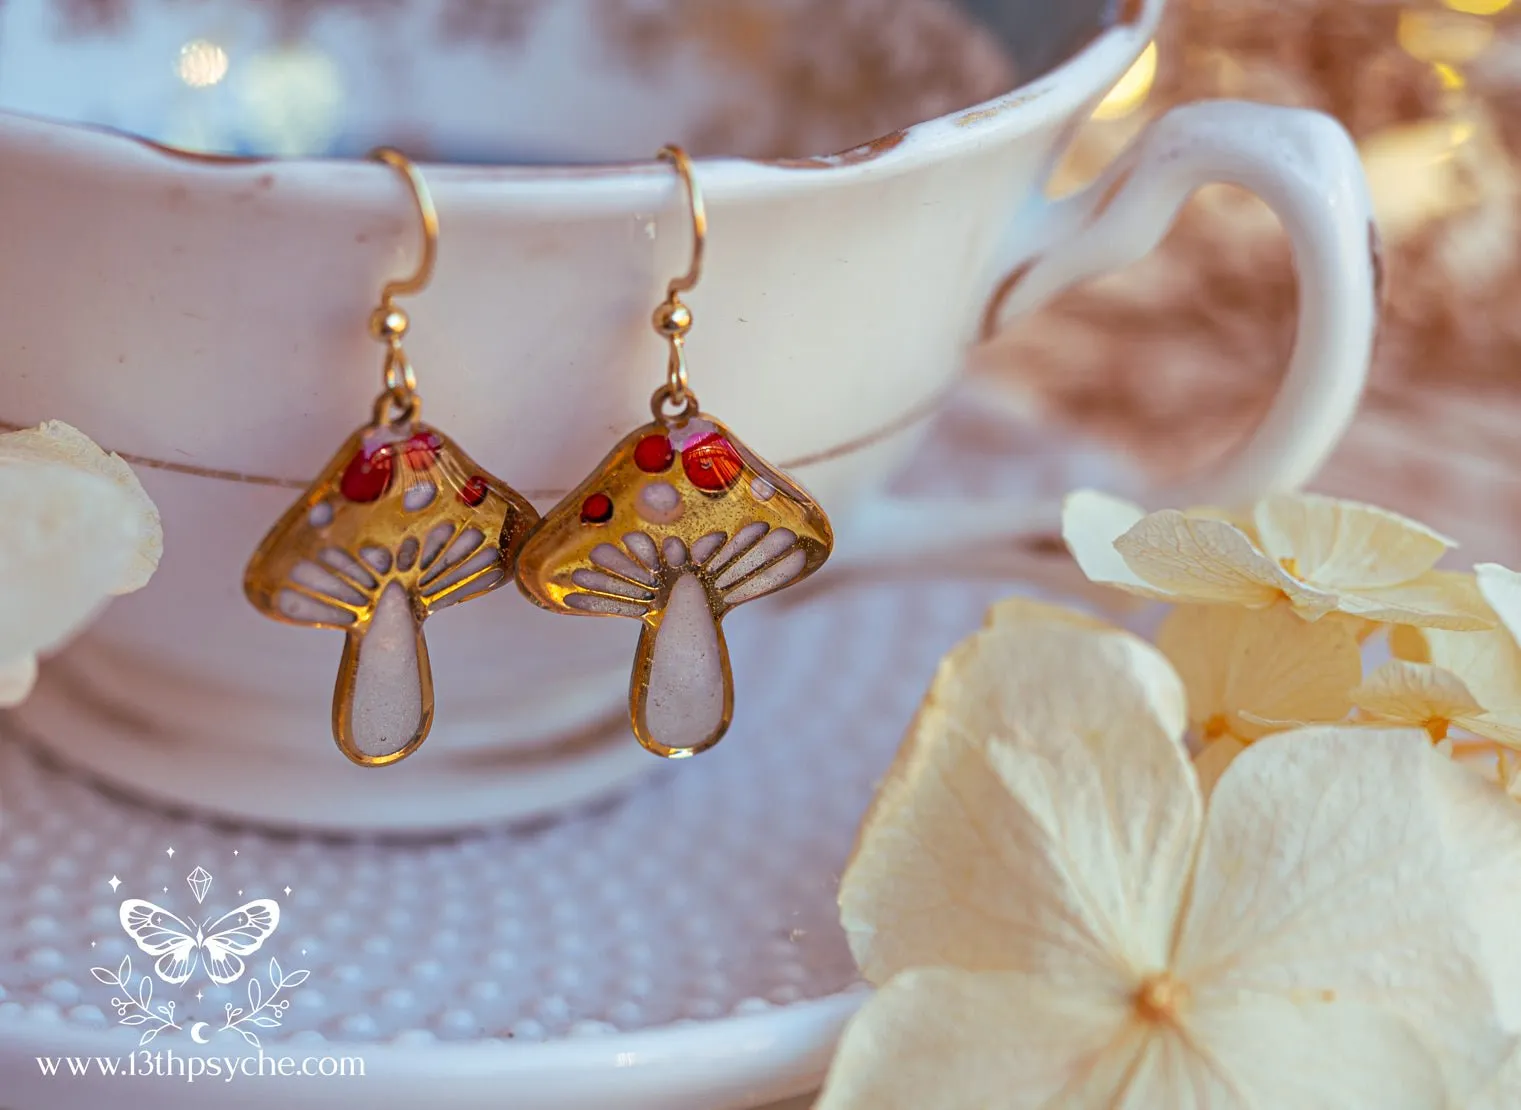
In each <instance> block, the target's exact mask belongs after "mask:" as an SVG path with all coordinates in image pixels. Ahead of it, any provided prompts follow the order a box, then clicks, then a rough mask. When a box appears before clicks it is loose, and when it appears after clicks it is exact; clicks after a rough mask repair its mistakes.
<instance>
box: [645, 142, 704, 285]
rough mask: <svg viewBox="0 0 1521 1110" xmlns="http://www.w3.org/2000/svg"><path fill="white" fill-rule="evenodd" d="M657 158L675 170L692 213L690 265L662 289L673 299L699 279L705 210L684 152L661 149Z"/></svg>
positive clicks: (688, 160)
mask: <svg viewBox="0 0 1521 1110" xmlns="http://www.w3.org/2000/svg"><path fill="white" fill-rule="evenodd" d="M657 157H658V158H659V159H660V160H661V161H662V162H669V163H671V165H673V166H675V167H676V172H677V173H678V174H679V175H681V181H682V184H683V185H685V186H686V190H687V207H688V208H689V209H690V210H691V213H692V264H691V266H690V267H688V269H687V272H686V273H685V274H684V275H682V276H681V277H678V278H672V279H671V282H670V284H669V285H667V286H666V296H667V297H668V298H670V299H673V300H674V299H675V297H676V295H677V294H678V293H689V292H691V291H692V289H693V288H695V287H696V285H697V282H698V281H699V280H700V279H701V277H702V255H703V251H704V250H705V249H706V248H707V245H708V207H707V205H706V204H705V203H703V199H702V187H701V186H699V185H698V184H697V175H696V174H695V173H693V172H692V160H691V159H690V158H688V157H687V152H686V151H684V150H682V149H681V147H679V146H675V145H671V146H663V147H661V148H660V153H659V155H657Z"/></svg>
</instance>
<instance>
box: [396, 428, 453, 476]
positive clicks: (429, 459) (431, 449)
mask: <svg viewBox="0 0 1521 1110" xmlns="http://www.w3.org/2000/svg"><path fill="white" fill-rule="evenodd" d="M443 445H444V440H443V437H442V436H440V435H439V434H438V433H437V432H418V433H416V434H415V435H413V436H412V438H411V439H409V440H407V442H406V445H405V446H404V447H403V448H402V451H403V453H404V454H405V455H406V459H407V465H408V466H410V467H411V468H412V469H413V470H432V469H433V463H434V462H435V461H436V460H437V458H438V452H439V450H440V449H441V448H442V447H443Z"/></svg>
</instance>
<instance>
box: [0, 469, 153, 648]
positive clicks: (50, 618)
mask: <svg viewBox="0 0 1521 1110" xmlns="http://www.w3.org/2000/svg"><path fill="white" fill-rule="evenodd" d="M0 519H3V520H4V522H5V534H4V542H3V543H0V659H16V658H19V657H21V656H24V655H30V654H34V653H40V654H46V653H47V652H49V651H51V650H52V649H53V648H55V647H57V646H58V645H59V644H60V643H61V642H62V641H63V640H64V639H66V638H67V637H68V636H69V635H70V634H72V633H73V632H74V631H75V630H76V629H77V628H78V627H79V626H80V625H81V624H83V623H84V622H85V621H86V620H88V619H89V618H90V617H91V616H92V615H93V614H94V613H95V611H96V610H97V609H99V608H100V607H101V605H102V604H104V603H105V601H106V600H107V598H109V597H110V596H111V594H112V593H113V592H115V590H116V587H117V586H118V585H119V584H120V583H121V582H122V580H123V578H124V576H125V574H126V570H127V567H128V565H129V564H130V563H131V561H132V558H133V556H134V554H135V553H136V551H137V539H138V520H137V507H136V505H135V504H134V503H133V502H132V500H131V499H130V498H129V497H128V496H127V495H126V494H124V493H123V492H122V491H121V490H120V488H118V487H117V486H116V485H115V484H113V483H112V482H110V481H109V480H107V479H105V478H102V477H99V476H97V475H94V474H91V473H88V472H86V471H83V470H78V469H76V468H74V467H72V466H68V465H64V464H60V463H19V462H13V463H11V464H9V465H3V466H0Z"/></svg>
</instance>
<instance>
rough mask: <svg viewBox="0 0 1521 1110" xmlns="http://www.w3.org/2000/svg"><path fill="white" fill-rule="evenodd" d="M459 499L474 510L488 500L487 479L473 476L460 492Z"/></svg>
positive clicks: (477, 475)
mask: <svg viewBox="0 0 1521 1110" xmlns="http://www.w3.org/2000/svg"><path fill="white" fill-rule="evenodd" d="M459 499H460V500H461V501H463V502H464V503H465V504H466V505H469V506H470V507H471V508H472V509H473V508H475V507H476V506H477V505H479V504H480V503H481V502H482V501H484V500H486V479H484V478H482V477H481V476H480V475H479V474H475V475H472V476H471V477H470V480H469V481H467V482H466V483H465V484H464V485H463V486H461V487H460V490H459Z"/></svg>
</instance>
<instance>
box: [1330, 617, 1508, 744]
mask: <svg viewBox="0 0 1521 1110" xmlns="http://www.w3.org/2000/svg"><path fill="white" fill-rule="evenodd" d="M1444 635H1446V636H1452V637H1457V636H1462V635H1478V636H1484V635H1485V634H1484V633H1445V634H1444ZM1352 701H1353V704H1355V705H1356V706H1357V707H1358V708H1359V709H1361V710H1363V711H1364V712H1365V713H1367V714H1368V716H1369V717H1371V718H1372V719H1373V720H1375V721H1379V722H1383V723H1385V724H1406V725H1414V726H1416V727H1418V728H1423V729H1425V730H1426V732H1427V734H1428V735H1430V737H1431V739H1432V740H1445V739H1446V738H1447V730H1448V729H1450V728H1452V727H1454V726H1456V727H1457V728H1460V729H1463V730H1464V731H1466V732H1471V733H1473V734H1474V735H1475V736H1482V737H1483V738H1484V739H1486V740H1493V741H1495V742H1496V743H1499V744H1505V745H1507V746H1508V747H1512V748H1521V709H1518V708H1516V707H1512V708H1509V709H1507V708H1505V707H1503V706H1502V707H1499V708H1496V709H1489V708H1486V707H1485V706H1484V705H1483V704H1482V703H1481V702H1480V701H1479V700H1478V699H1477V698H1476V697H1475V696H1474V694H1473V691H1472V690H1471V689H1470V688H1469V687H1468V685H1467V684H1466V683H1465V682H1464V681H1463V679H1462V677H1461V676H1460V675H1458V674H1456V673H1454V672H1453V671H1451V670H1447V669H1446V668H1443V667H1439V666H1434V665H1433V664H1431V663H1412V662H1409V661H1407V660H1404V659H1391V660H1390V661H1389V662H1387V663H1385V664H1384V665H1383V666H1381V667H1379V668H1378V669H1377V670H1375V671H1374V672H1373V673H1372V674H1370V675H1369V676H1368V677H1367V678H1366V679H1365V680H1364V681H1363V682H1362V684H1361V685H1360V686H1358V687H1357V688H1356V689H1355V690H1353V691H1352Z"/></svg>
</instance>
